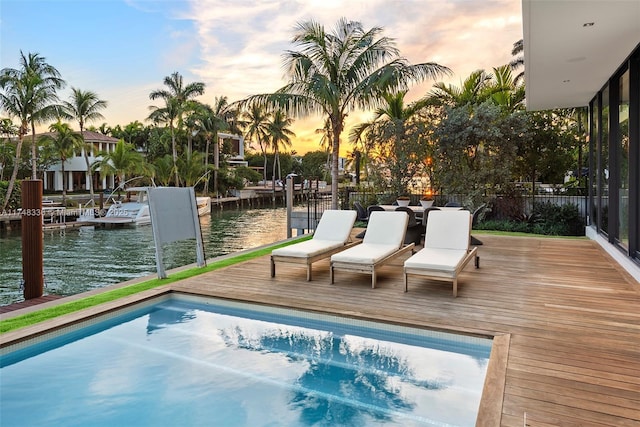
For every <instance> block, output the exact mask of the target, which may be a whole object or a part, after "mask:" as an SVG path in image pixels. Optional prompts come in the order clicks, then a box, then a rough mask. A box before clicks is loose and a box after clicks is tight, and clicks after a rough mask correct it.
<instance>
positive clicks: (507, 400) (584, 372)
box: [172, 235, 640, 427]
mask: <svg viewBox="0 0 640 427" xmlns="http://www.w3.org/2000/svg"><path fill="white" fill-rule="evenodd" d="M482 241H483V242H484V245H483V246H481V247H480V257H481V265H480V269H478V270H476V269H475V268H474V267H473V265H472V264H473V263H470V264H469V265H468V266H467V268H466V269H465V270H464V272H463V273H462V275H461V277H460V281H459V294H458V298H455V299H454V298H453V297H452V288H451V284H449V283H446V282H436V281H429V280H427V279H422V278H419V277H410V279H409V280H410V281H409V292H408V293H404V292H403V291H404V289H403V283H402V273H401V265H402V262H403V261H404V257H403V258H399V259H398V260H397V261H396V262H395V263H394V264H392V265H390V266H388V267H384V268H382V269H381V272H380V274H379V276H378V284H377V287H376V289H371V283H370V282H371V279H370V276H367V275H364V274H356V273H347V272H337V273H336V284H335V285H330V284H329V272H328V262H327V261H320V262H318V263H316V264H314V273H313V278H314V279H313V281H312V282H307V281H306V280H305V279H306V269H305V268H302V267H298V266H295V265H288V264H278V266H277V272H276V277H275V278H273V279H272V278H271V277H270V275H269V259H268V257H263V258H259V259H256V260H253V261H249V262H246V263H243V264H241V265H236V266H232V267H229V268H227V269H224V270H220V271H216V272H211V273H207V274H204V275H200V276H196V277H193V278H191V279H187V280H184V281H182V282H179V283H177V284H174V285H172V289H174V290H179V291H186V292H194V293H198V294H205V295H213V296H219V297H225V298H234V299H242V300H247V301H256V302H261V303H267V304H275V305H284V306H291V307H296V308H303V309H310V310H319V311H327V312H331V313H338V314H342V315H347V316H358V317H365V318H370V319H379V320H384V321H391V322H397V323H405V324H411V325H417V326H424V327H430V328H437V329H446V330H454V331H463V332H469V333H478V334H483V335H499V336H508V337H509V338H510V339H509V340H507V341H506V343H507V345H508V356H507V357H506V360H505V362H506V363H505V364H506V375H505V376H503V378H504V379H501V378H500V377H497V378H492V379H491V381H490V384H489V386H488V387H485V393H492V394H493V395H495V394H496V392H497V393H498V398H497V399H495V400H496V402H493V404H500V402H499V399H500V396H502V397H503V399H502V400H503V401H502V411H501V416H500V415H498V417H494V418H493V419H492V418H491V416H485V417H484V418H483V421H482V422H479V425H502V426H517V427H521V426H524V425H525V417H526V425H527V426H640V285H639V284H638V283H637V282H636V281H635V280H634V279H633V278H632V277H631V276H630V275H629V274H628V273H627V272H625V271H624V270H623V269H622V268H620V266H619V265H618V264H616V263H615V261H613V259H612V258H611V257H610V256H609V255H608V254H606V253H605V252H604V251H603V250H602V249H601V248H600V247H599V246H598V245H597V244H596V243H594V242H592V241H589V240H569V239H545V238H530V237H527V238H519V237H496V236H486V235H485V236H482ZM501 342H504V341H501ZM501 382H503V383H501ZM503 390H504V391H503ZM498 412H499V411H498ZM525 414H526V415H525ZM481 416H482V414H481ZM497 418H501V419H500V420H498V419H497Z"/></svg>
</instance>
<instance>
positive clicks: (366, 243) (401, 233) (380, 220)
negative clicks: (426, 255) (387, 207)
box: [329, 212, 415, 289]
mask: <svg viewBox="0 0 640 427" xmlns="http://www.w3.org/2000/svg"><path fill="white" fill-rule="evenodd" d="M388 219H391V222H390V223H389V222H387V220H388ZM408 219H409V217H408V216H407V215H406V213H404V212H372V213H371V215H370V217H369V224H368V225H367V233H365V236H364V240H363V242H362V244H361V245H360V246H358V247H357V248H353V249H351V250H350V252H351V253H356V255H357V252H358V251H366V250H367V248H375V247H376V245H377V244H378V243H379V242H376V235H377V236H378V237H380V236H379V235H380V233H379V232H380V231H382V234H384V233H387V234H389V236H388V237H391V240H389V241H388V242H386V244H385V246H390V245H395V246H396V247H397V249H396V250H394V251H393V252H392V253H390V254H388V255H386V256H384V257H383V258H380V259H376V260H375V261H374V262H371V263H369V262H362V261H347V260H340V259H334V257H333V256H332V257H331V266H330V268H329V276H330V279H331V284H334V283H335V280H334V279H335V270H343V271H351V272H356V273H367V274H371V288H372V289H375V287H376V281H377V271H376V269H377V268H379V267H381V266H383V265H385V264H387V263H389V262H390V261H392V260H394V259H395V258H397V257H399V256H401V255H403V254H405V253H407V252H409V251H411V253H413V251H414V248H415V243H410V244H408V245H406V246H403V244H404V238H405V234H406V231H407V223H408ZM387 226H389V229H388V230H384V229H385V228H387ZM376 228H378V230H374V229H376ZM380 229H383V230H380ZM383 238H384V236H383ZM378 240H379V239H378ZM347 253H348V251H344V252H343V253H342V255H346V254H347Z"/></svg>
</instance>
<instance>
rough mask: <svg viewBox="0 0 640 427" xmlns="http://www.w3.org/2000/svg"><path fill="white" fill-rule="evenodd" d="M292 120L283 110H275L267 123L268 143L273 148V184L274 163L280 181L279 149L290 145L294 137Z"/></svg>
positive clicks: (274, 180)
mask: <svg viewBox="0 0 640 427" xmlns="http://www.w3.org/2000/svg"><path fill="white" fill-rule="evenodd" d="M292 123H293V120H292V119H291V118H290V117H287V116H286V114H285V113H284V111H282V110H276V111H275V112H274V113H273V115H272V118H271V120H270V121H269V123H268V132H269V145H270V146H271V149H273V185H274V187H275V182H276V165H278V179H279V180H281V181H282V170H281V167H280V156H279V153H280V149H281V148H282V147H291V138H292V137H295V136H296V134H295V133H293V131H292V130H291V129H289V128H290V127H291V125H292Z"/></svg>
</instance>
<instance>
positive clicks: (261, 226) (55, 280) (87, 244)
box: [0, 208, 287, 305]
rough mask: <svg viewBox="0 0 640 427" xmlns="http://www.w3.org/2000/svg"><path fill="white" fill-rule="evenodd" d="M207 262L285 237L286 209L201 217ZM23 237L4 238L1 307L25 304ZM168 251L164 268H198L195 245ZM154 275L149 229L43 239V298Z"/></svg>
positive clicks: (54, 234) (87, 231)
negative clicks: (44, 295) (23, 301)
mask: <svg viewBox="0 0 640 427" xmlns="http://www.w3.org/2000/svg"><path fill="white" fill-rule="evenodd" d="M200 224H201V227H202V237H203V241H204V246H205V257H206V258H207V259H208V258H212V257H215V256H220V255H225V254H228V253H232V252H237V251H239V250H243V249H249V248H255V247H258V246H261V245H264V244H267V243H272V242H276V241H279V240H283V239H285V238H286V237H287V229H286V224H287V218H286V209H284V208H276V209H252V210H241V211H235V210H234V211H217V210H215V211H213V212H212V213H211V216H210V217H209V216H207V217H201V218H200ZM21 244H22V242H21V236H20V232H4V233H3V234H0V305H6V304H10V303H13V302H16V301H22V300H23V295H22V290H21V289H20V284H21V280H22V249H21ZM163 250H164V262H165V268H167V269H170V268H175V267H179V266H182V265H187V264H191V263H194V262H195V261H196V256H195V243H194V242H193V241H191V242H189V241H186V242H178V243H177V244H173V245H167V246H166V247H164V248H163ZM155 273H156V263H155V248H154V243H153V234H152V230H151V226H141V227H135V228H133V227H131V228H115V229H104V228H94V227H81V228H73V229H66V230H55V231H45V233H44V276H45V294H57V295H65V296H67V295H74V294H77V293H80V292H85V291H89V290H91V289H95V288H100V287H103V286H105V285H109V284H113V283H119V282H124V281H126V280H130V279H133V278H136V277H141V276H146V275H149V274H155Z"/></svg>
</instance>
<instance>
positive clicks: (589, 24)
mask: <svg viewBox="0 0 640 427" xmlns="http://www.w3.org/2000/svg"><path fill="white" fill-rule="evenodd" d="M595 24H596V23H595V22H585V23H584V24H582V26H583V27H593V26H594V25H595Z"/></svg>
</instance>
